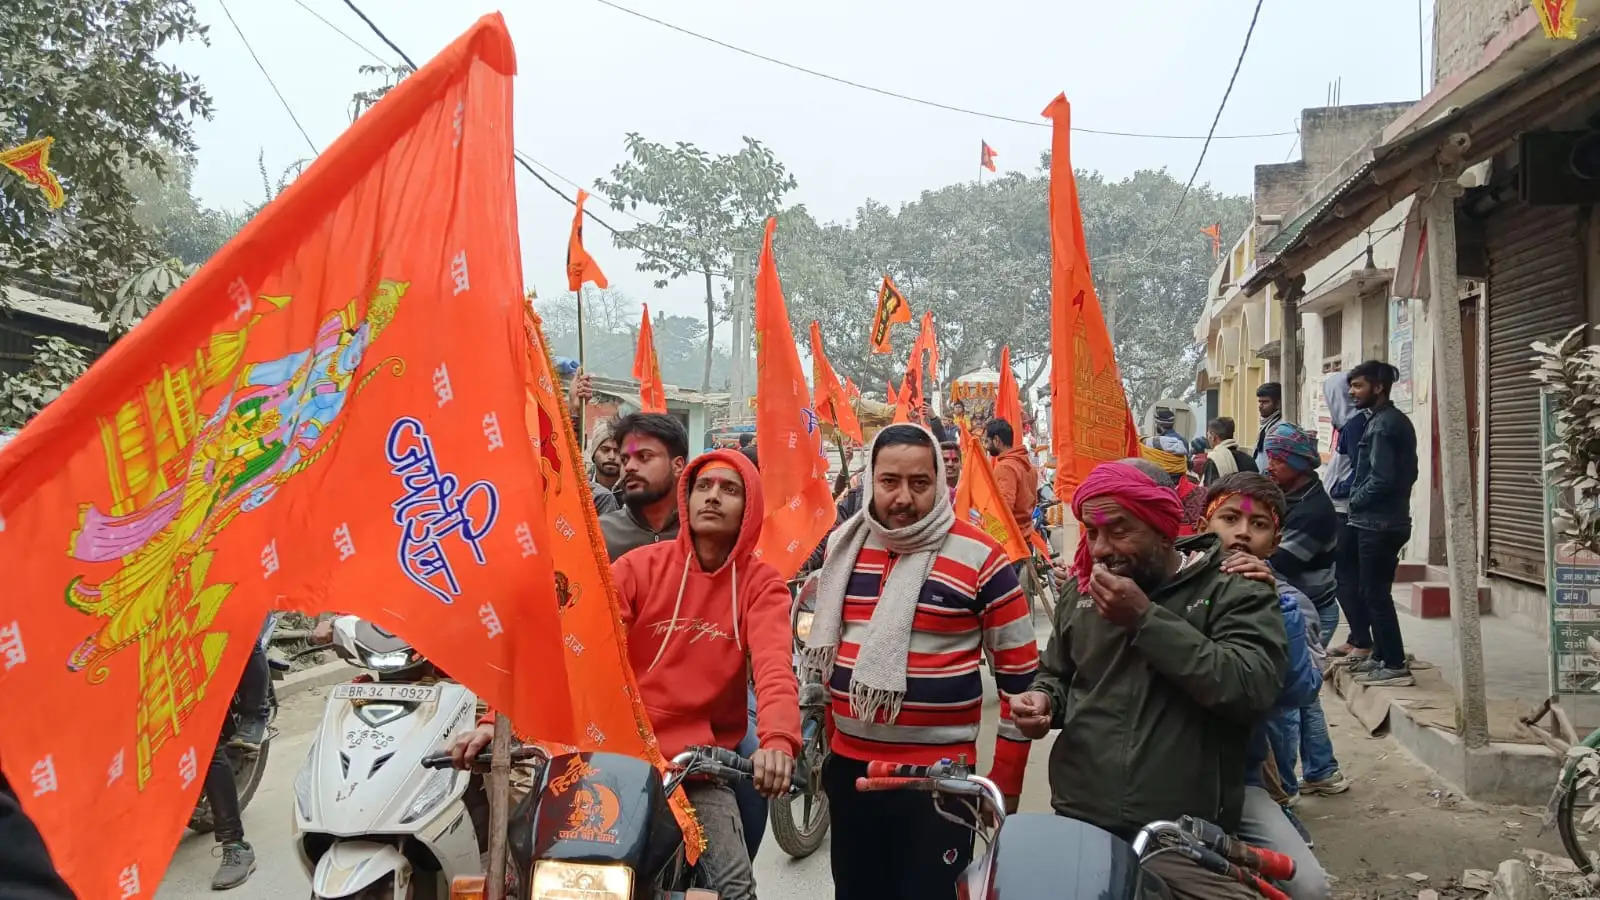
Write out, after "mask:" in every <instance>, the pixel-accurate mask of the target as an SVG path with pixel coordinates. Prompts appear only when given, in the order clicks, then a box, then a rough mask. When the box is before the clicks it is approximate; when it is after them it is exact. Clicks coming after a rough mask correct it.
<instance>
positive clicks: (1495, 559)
mask: <svg viewBox="0 0 1600 900" xmlns="http://www.w3.org/2000/svg"><path fill="white" fill-rule="evenodd" d="M1486 236H1487V238H1488V245H1489V286H1488V291H1487V297H1488V303H1487V309H1486V323H1485V326H1486V328H1487V334H1486V337H1487V342H1488V358H1487V369H1488V380H1487V385H1486V387H1487V392H1488V404H1487V405H1488V410H1487V413H1488V414H1487V416H1486V417H1485V418H1486V421H1487V425H1488V460H1487V467H1486V468H1487V476H1488V482H1487V489H1486V497H1485V502H1484V510H1485V521H1486V528H1485V531H1486V535H1485V537H1486V538H1487V548H1488V557H1487V560H1486V564H1485V567H1484V568H1485V569H1486V570H1487V571H1488V572H1489V573H1491V574H1495V575H1502V576H1505V577H1507V578H1515V579H1517V580H1519V581H1525V582H1529V583H1532V584H1540V585H1542V584H1544V512H1543V509H1544V506H1543V503H1544V500H1543V487H1542V483H1541V473H1540V472H1541V467H1540V461H1539V383H1538V382H1536V381H1534V380H1533V377H1532V375H1531V373H1532V371H1533V361H1532V357H1533V350H1532V349H1531V347H1530V345H1531V344H1532V343H1533V342H1534V341H1548V340H1551V339H1552V338H1557V337H1560V336H1561V335H1563V334H1565V333H1566V332H1567V331H1568V330H1569V329H1571V328H1573V327H1574V326H1577V325H1581V324H1583V321H1584V298H1583V256H1582V241H1581V239H1580V235H1579V234H1578V207H1576V206H1543V207H1531V206H1527V205H1524V204H1520V203H1518V204H1515V205H1513V206H1510V207H1508V208H1506V209H1504V210H1502V211H1499V212H1497V213H1495V214H1494V215H1493V216H1491V217H1490V218H1489V220H1488V222H1487V228H1486Z"/></svg>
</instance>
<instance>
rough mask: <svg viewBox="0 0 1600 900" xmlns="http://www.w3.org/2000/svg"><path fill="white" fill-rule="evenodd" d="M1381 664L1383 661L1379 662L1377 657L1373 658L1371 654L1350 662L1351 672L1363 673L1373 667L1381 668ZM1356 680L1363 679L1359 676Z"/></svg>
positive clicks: (1353, 673) (1354, 673)
mask: <svg viewBox="0 0 1600 900" xmlns="http://www.w3.org/2000/svg"><path fill="white" fill-rule="evenodd" d="M1381 666H1382V663H1380V662H1378V661H1377V660H1376V659H1373V658H1372V657H1370V656H1364V657H1362V658H1360V659H1358V660H1356V661H1355V662H1353V663H1351V664H1350V674H1351V675H1362V674H1365V673H1367V672H1371V671H1372V670H1373V669H1377V668H1380V667H1381ZM1356 680H1357V681H1360V680H1361V679H1359V678H1357V679H1356Z"/></svg>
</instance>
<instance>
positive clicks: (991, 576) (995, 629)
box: [978, 548, 1039, 796]
mask: <svg viewBox="0 0 1600 900" xmlns="http://www.w3.org/2000/svg"><path fill="white" fill-rule="evenodd" d="M978 604H979V606H978V618H979V620H980V623H981V626H982V628H983V652H984V654H985V655H986V656H988V658H989V665H990V668H991V669H993V671H994V680H995V688H996V690H997V692H998V693H999V695H1000V725H999V728H998V730H997V732H996V734H995V741H994V763H993V765H991V766H990V769H989V778H990V779H992V780H993V781H994V783H995V785H996V786H997V787H999V788H1000V792H1001V793H1003V794H1005V795H1006V796H1015V795H1018V794H1021V793H1022V775H1023V771H1024V770H1025V769H1026V768H1027V765H1028V748H1029V744H1030V742H1029V741H1028V739H1027V738H1025V737H1023V736H1022V732H1020V731H1018V730H1017V726H1016V724H1015V723H1013V722H1012V721H1011V698H1012V697H1014V696H1016V695H1017V694H1021V693H1023V692H1024V691H1027V690H1030V689H1031V688H1032V685H1033V680H1034V675H1035V674H1036V673H1037V672H1038V670H1039V648H1038V645H1037V644H1036V643H1035V642H1034V639H1033V623H1032V621H1031V620H1030V618H1029V616H1028V598H1027V596H1026V595H1024V594H1023V593H1022V587H1021V586H1020V585H1019V584H1018V583H1017V575H1016V572H1014V571H1013V570H1012V568H1011V564H1010V562H1009V561H1008V560H1007V559H1006V555H1005V551H1003V550H1000V549H998V548H996V550H995V551H994V552H993V553H991V554H990V555H989V559H988V561H987V562H986V563H985V564H984V568H983V578H982V580H981V582H980V584H979V587H978Z"/></svg>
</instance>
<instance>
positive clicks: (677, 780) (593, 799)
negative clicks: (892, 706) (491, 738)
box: [422, 745, 808, 900]
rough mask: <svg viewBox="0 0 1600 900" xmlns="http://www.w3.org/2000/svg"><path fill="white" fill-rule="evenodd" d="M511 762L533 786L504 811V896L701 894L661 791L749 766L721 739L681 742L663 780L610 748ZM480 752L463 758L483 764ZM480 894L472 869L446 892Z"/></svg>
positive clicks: (436, 766)
mask: <svg viewBox="0 0 1600 900" xmlns="http://www.w3.org/2000/svg"><path fill="white" fill-rule="evenodd" d="M511 761H512V762H513V763H522V762H526V763H530V764H531V765H532V767H533V769H534V784H535V785H536V787H535V789H534V790H532V791H530V792H529V793H528V795H527V796H526V797H523V798H522V800H521V801H519V802H518V803H517V805H516V807H515V808H513V809H512V810H511V813H510V816H509V818H508V822H507V826H506V828H507V831H506V846H507V850H508V853H509V857H510V858H509V859H508V861H507V862H508V871H507V891H506V896H507V897H508V898H511V900H568V898H574V900H575V898H583V900H676V898H683V897H685V896H686V894H685V892H688V894H687V895H688V896H697V897H709V898H711V900H715V897H716V894H714V893H711V892H708V891H703V890H701V891H692V890H691V880H692V874H693V873H692V870H691V869H690V867H689V863H688V858H687V857H686V856H685V853H684V845H683V832H682V831H681V830H680V829H679V827H678V822H677V820H676V819H675V818H673V815H672V809H671V808H670V807H669V806H668V805H667V797H668V796H670V795H671V794H672V792H673V791H675V790H677V789H678V786H679V785H680V784H682V783H683V781H684V780H685V779H687V778H690V777H693V776H697V775H707V776H711V777H714V778H720V779H723V780H727V781H733V780H738V779H748V778H750V777H751V776H752V774H753V773H754V764H753V763H751V761H750V760H748V759H745V758H743V757H741V756H739V754H737V753H735V752H734V751H732V750H725V749H723V748H721V747H690V748H689V749H687V750H685V751H684V752H682V753H680V754H678V755H677V756H675V757H673V758H672V762H671V767H670V774H669V775H668V776H667V777H666V778H665V779H663V778H662V777H661V773H660V772H659V771H657V770H656V768H655V767H654V766H652V765H650V764H649V763H648V762H645V761H644V760H642V759H636V758H634V757H631V756H623V755H621V754H618V753H602V752H588V751H585V752H579V753H560V754H556V755H550V754H549V753H547V752H546V751H545V750H544V749H543V748H541V747H538V746H533V745H526V746H521V747H515V748H513V749H512V750H511ZM489 763H490V753H489V751H488V750H484V751H483V752H482V753H480V754H479V755H478V757H477V758H476V759H475V760H473V763H472V769H473V771H475V772H487V771H488V769H489ZM422 765H423V766H424V767H427V768H429V769H433V770H435V771H445V772H449V771H453V770H452V769H451V765H452V760H451V758H450V754H448V753H439V754H436V755H433V756H429V757H427V758H425V759H423V760H422ZM807 787H808V785H807V784H806V773H805V772H804V770H801V769H796V770H795V774H794V778H793V781H792V784H791V786H790V793H791V794H794V793H803V792H804V791H805V790H806V789H807ZM484 895H485V878H484V877H483V876H481V875H478V876H469V877H459V878H456V879H455V880H454V882H453V883H452V884H451V892H450V897H451V898H452V900H474V898H481V897H483V896H484Z"/></svg>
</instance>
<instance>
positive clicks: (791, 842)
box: [767, 743, 831, 859]
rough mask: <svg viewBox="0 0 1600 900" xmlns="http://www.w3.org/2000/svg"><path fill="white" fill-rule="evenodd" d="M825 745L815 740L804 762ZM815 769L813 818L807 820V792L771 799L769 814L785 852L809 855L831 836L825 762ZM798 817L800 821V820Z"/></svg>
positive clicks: (805, 752) (809, 760)
mask: <svg viewBox="0 0 1600 900" xmlns="http://www.w3.org/2000/svg"><path fill="white" fill-rule="evenodd" d="M823 753H824V751H823V749H822V747H821V746H820V745H818V744H815V743H814V744H813V745H812V746H810V747H807V748H806V750H805V751H804V753H803V756H802V762H801V764H802V765H809V764H810V763H811V762H812V761H813V759H814V758H815V757H816V756H818V755H819V754H823ZM810 769H811V771H812V772H814V773H817V774H815V775H813V776H812V779H811V785H812V787H811V789H812V791H814V793H813V794H812V795H811V798H810V799H811V820H810V821H809V822H807V821H805V809H806V796H805V795H804V794H800V795H796V796H793V797H782V798H779V799H777V800H769V801H768V813H767V818H768V819H769V820H770V821H771V822H772V837H773V839H774V840H776V841H777V842H778V846H779V847H782V848H783V852H785V853H787V854H789V855H790V856H791V857H793V858H795V859H805V858H806V857H808V856H810V855H811V854H813V853H815V852H817V848H818V847H821V846H822V842H823V840H825V839H826V838H827V836H828V825H829V822H830V821H831V816H830V815H829V813H828V794H827V792H825V791H823V790H822V784H821V772H822V766H821V765H814V766H810ZM797 820H798V821H797Z"/></svg>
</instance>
